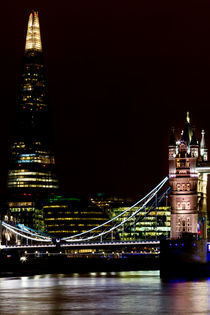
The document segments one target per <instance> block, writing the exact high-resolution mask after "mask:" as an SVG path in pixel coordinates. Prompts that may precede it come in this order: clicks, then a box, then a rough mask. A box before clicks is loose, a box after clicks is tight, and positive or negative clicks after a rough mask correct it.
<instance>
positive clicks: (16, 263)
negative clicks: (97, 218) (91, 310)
mask: <svg viewBox="0 0 210 315" xmlns="http://www.w3.org/2000/svg"><path fill="white" fill-rule="evenodd" d="M138 270H159V255H158V254H151V255H150V254H146V255H144V254H123V255H121V256H120V257H113V256H106V257H105V256H94V255H93V257H91V256H88V255H84V256H75V257H72V256H69V255H62V254H60V255H49V256H48V255H44V256H41V257H36V256H28V257H27V256H23V257H4V258H3V259H1V261H0V277H6V276H11V275H14V276H23V275H36V274H46V273H47V274H49V273H51V274H53V273H64V274H65V273H74V272H77V273H86V272H111V271H138Z"/></svg>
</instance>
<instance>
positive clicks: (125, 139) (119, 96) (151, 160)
mask: <svg viewBox="0 0 210 315" xmlns="http://www.w3.org/2000/svg"><path fill="white" fill-rule="evenodd" d="M0 8H1V19H0V36H1V50H0V54H1V56H0V57H1V58H0V60H1V72H0V90H1V119H0V122H1V123H0V141H1V156H0V162H1V164H0V192H1V194H2V195H3V194H4V193H5V187H6V179H7V164H8V150H9V144H10V141H11V129H12V125H13V122H14V119H15V109H16V98H17V84H18V80H19V76H20V70H21V58H22V56H23V53H24V44H25V35H26V28H27V22H28V15H29V13H30V11H31V10H32V9H36V10H38V11H39V18H40V25H41V36H42V45H43V51H44V58H45V66H46V72H47V80H48V91H49V98H50V107H51V112H52V125H53V128H54V135H53V137H54V139H55V147H56V151H55V153H56V165H57V174H58V178H59V181H60V187H61V189H62V190H63V191H64V192H65V193H69V194H82V195H85V196H88V195H89V194H93V193H96V192H107V193H115V194H117V195H121V196H127V197H132V198H134V199H139V198H140V197H141V196H143V195H144V194H145V193H146V192H148V191H149V190H151V189H152V188H153V187H154V186H155V185H156V184H157V183H158V182H160V180H162V178H163V177H165V176H166V175H167V174H168V160H167V157H168V156H167V154H168V153H167V146H168V141H169V132H170V128H171V127H172V126H174V127H175V129H176V133H177V136H179V135H180V132H181V129H182V128H183V125H184V121H185V117H186V112H187V111H188V110H189V111H190V116H191V122H192V125H194V126H196V127H197V134H198V136H199V134H200V131H201V129H202V128H204V129H205V131H206V140H207V144H208V146H209V149H210V115H209V114H210V1H209V0H208V1H202V0H197V1H157V0H155V1H148V0H141V1H130V0H129V1H113V0H112V1H111V0H110V1H98V0H97V1H89V0H88V1H87V0H84V1H81V0H76V1H69V0H68V1H67V0H66V1H63V0H59V1H48V0H43V1H38V0H37V1H17V0H14V1H8V3H7V4H6V2H5V3H4V4H2V2H1V5H0Z"/></svg>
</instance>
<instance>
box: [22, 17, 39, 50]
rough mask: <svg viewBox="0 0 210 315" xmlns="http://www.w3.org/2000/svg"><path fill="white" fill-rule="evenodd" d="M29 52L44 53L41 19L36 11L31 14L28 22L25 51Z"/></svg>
mask: <svg viewBox="0 0 210 315" xmlns="http://www.w3.org/2000/svg"><path fill="white" fill-rule="evenodd" d="M28 50H36V51H42V42H41V35H40V26H39V17H38V12H36V11H32V12H31V14H30V16H29V20H28V28H27V35H26V45H25V51H26V52H27V51H28Z"/></svg>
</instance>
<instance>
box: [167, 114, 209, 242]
mask: <svg viewBox="0 0 210 315" xmlns="http://www.w3.org/2000/svg"><path fill="white" fill-rule="evenodd" d="M204 134H205V133H204V131H202V139H201V142H200V144H199V142H198V141H197V140H196V136H195V131H193V130H192V128H191V126H190V118H189V113H187V119H186V122H185V127H184V131H183V133H182V136H181V139H180V140H178V141H176V140H175V136H174V132H173V131H172V134H171V139H170V144H169V183H170V186H171V195H170V204H171V238H172V239H177V238H180V237H183V236H187V235H188V237H190V235H191V236H193V235H199V237H201V238H206V237H207V232H206V230H207V229H206V225H207V206H206V205H207V202H206V196H207V174H208V173H209V170H210V168H209V163H208V161H207V160H208V150H207V148H206V145H205V139H204Z"/></svg>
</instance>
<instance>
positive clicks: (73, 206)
mask: <svg viewBox="0 0 210 315" xmlns="http://www.w3.org/2000/svg"><path fill="white" fill-rule="evenodd" d="M43 211H44V221H45V226H46V230H47V232H48V233H49V234H50V235H54V236H58V237H64V236H71V235H74V234H77V233H81V232H85V231H87V230H90V229H92V228H94V227H96V226H98V225H100V224H102V223H104V222H106V221H108V219H109V217H108V216H107V215H106V214H105V212H104V211H103V210H102V209H100V208H99V207H97V206H96V205H94V204H93V203H92V202H91V201H89V200H86V199H84V198H75V197H68V198H67V197H66V198H64V197H63V196H53V197H51V198H49V199H48V200H46V202H45V205H44V206H43ZM108 226H110V225H106V227H108ZM99 232H101V230H100V229H97V230H94V231H92V233H99Z"/></svg>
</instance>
